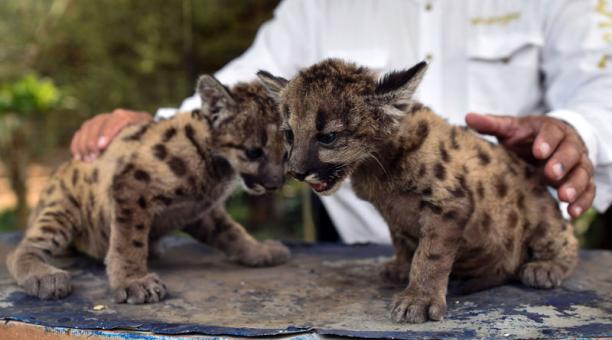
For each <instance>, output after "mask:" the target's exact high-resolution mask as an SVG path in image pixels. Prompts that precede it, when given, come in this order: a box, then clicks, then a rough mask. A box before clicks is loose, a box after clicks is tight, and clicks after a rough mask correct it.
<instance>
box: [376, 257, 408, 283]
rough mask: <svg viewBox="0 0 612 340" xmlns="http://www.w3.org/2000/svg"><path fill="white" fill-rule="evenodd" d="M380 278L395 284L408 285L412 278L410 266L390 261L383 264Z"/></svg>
mask: <svg viewBox="0 0 612 340" xmlns="http://www.w3.org/2000/svg"><path fill="white" fill-rule="evenodd" d="M380 277H382V278H383V279H384V280H386V281H389V282H393V283H408V280H409V278H410V264H404V265H401V264H398V262H397V260H395V259H393V260H389V261H387V262H385V263H384V264H383V267H382V269H381V270H380Z"/></svg>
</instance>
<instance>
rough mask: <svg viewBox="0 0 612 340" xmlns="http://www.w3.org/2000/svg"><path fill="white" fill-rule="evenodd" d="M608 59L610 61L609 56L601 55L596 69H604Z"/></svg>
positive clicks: (610, 57) (611, 57)
mask: <svg viewBox="0 0 612 340" xmlns="http://www.w3.org/2000/svg"><path fill="white" fill-rule="evenodd" d="M608 59H612V56H609V55H606V54H604V55H602V56H601V59H600V60H599V64H597V67H599V68H600V69H602V70H603V69H605V68H606V67H607V66H608Z"/></svg>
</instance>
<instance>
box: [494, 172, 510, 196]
mask: <svg viewBox="0 0 612 340" xmlns="http://www.w3.org/2000/svg"><path fill="white" fill-rule="evenodd" d="M495 192H496V193H497V196H499V197H505V196H506V194H508V185H507V184H506V181H505V180H504V177H502V176H499V177H498V178H497V180H496V182H495Z"/></svg>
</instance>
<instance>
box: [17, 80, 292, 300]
mask: <svg viewBox="0 0 612 340" xmlns="http://www.w3.org/2000/svg"><path fill="white" fill-rule="evenodd" d="M197 91H198V92H199V94H200V95H201V97H202V102H203V106H202V109H201V110H197V111H194V112H192V113H181V114H178V115H177V116H176V117H175V118H172V119H169V120H164V121H159V122H154V123H150V124H146V125H140V126H132V127H129V128H126V129H125V130H124V131H123V132H122V133H121V134H120V135H119V136H118V137H117V138H116V139H115V140H114V141H113V143H112V144H111V145H110V146H109V148H108V149H107V150H106V151H105V152H104V154H103V155H102V156H101V157H99V159H98V160H96V161H95V162H92V163H83V162H79V161H70V162H68V163H66V164H64V165H62V166H61V167H60V168H59V169H58V170H57V171H56V173H55V174H54V175H53V177H52V178H51V180H50V184H49V185H48V187H47V188H46V190H45V191H44V192H43V193H42V196H41V199H40V202H39V204H38V207H37V208H36V209H35V211H34V212H33V214H32V216H31V217H30V223H29V228H28V229H27V231H26V233H25V237H24V239H23V240H22V241H21V243H20V244H19V246H18V247H17V249H15V250H14V251H13V252H12V253H11V254H10V255H9V257H8V258H7V264H8V269H9V271H10V273H11V274H12V276H13V277H14V278H15V279H16V280H17V283H18V284H19V285H20V286H21V287H23V288H24V289H25V291H26V292H27V293H28V294H31V295H34V296H38V297H39V298H42V299H51V298H61V297H64V296H65V295H67V294H69V293H70V291H71V286H70V282H69V277H70V275H69V273H68V272H67V271H64V270H61V269H58V268H56V267H54V266H52V265H51V264H50V263H49V260H50V259H51V258H52V257H55V256H58V255H60V254H62V253H64V251H65V250H67V249H68V247H69V246H71V245H73V246H74V247H76V249H77V250H79V251H81V252H83V253H85V254H87V255H89V256H91V257H93V258H96V259H100V260H102V259H104V262H105V264H106V272H107V275H108V278H109V281H110V287H111V289H112V295H113V299H114V300H115V301H116V302H120V303H123V302H127V303H132V304H137V303H146V302H156V301H159V300H161V299H163V298H164V296H165V295H166V286H165V285H164V284H163V283H162V282H161V281H160V279H159V277H158V276H157V275H156V274H154V273H150V272H149V271H148V270H147V257H148V255H149V251H150V250H152V245H153V243H154V242H155V241H157V240H159V239H160V237H161V236H163V235H164V234H167V233H168V232H170V231H172V230H176V229H180V230H183V231H185V232H187V233H189V234H190V235H192V236H193V237H194V238H196V239H197V240H199V241H201V242H204V243H206V244H209V245H211V246H213V247H215V248H217V249H220V250H221V251H223V252H224V253H225V254H226V255H228V256H229V257H231V258H234V259H235V260H237V261H238V262H239V263H241V264H244V265H247V266H272V265H277V264H281V263H283V262H285V261H287V259H288V257H289V250H288V249H287V248H286V247H285V246H283V245H282V244H281V243H279V242H277V241H266V242H263V243H261V242H258V241H256V240H255V239H254V238H253V237H251V236H250V235H249V234H248V233H247V232H246V231H245V229H244V228H243V227H242V226H241V225H240V224H238V223H237V222H235V221H234V220H232V218H231V217H230V216H229V215H228V214H227V212H226V211H225V208H224V201H225V199H226V198H227V197H228V195H229V194H230V193H231V192H232V190H233V189H234V187H235V183H236V179H237V178H240V179H241V180H242V183H243V184H244V187H245V189H246V190H247V191H248V192H251V193H255V194H261V193H263V192H265V191H266V190H274V189H276V188H278V187H280V186H281V185H282V183H283V180H284V169H283V153H284V147H283V142H282V135H281V134H280V132H279V129H278V126H279V124H280V115H279V113H278V110H277V108H276V106H275V104H274V101H273V100H272V99H270V98H269V97H268V96H267V92H266V91H265V89H264V88H263V87H262V86H261V85H260V84H259V83H242V84H238V85H236V86H234V87H233V88H232V89H231V90H228V89H226V88H224V87H223V86H222V85H221V84H220V83H218V82H217V81H216V80H215V79H214V78H212V77H210V76H203V77H201V78H200V80H199V82H198V85H197Z"/></svg>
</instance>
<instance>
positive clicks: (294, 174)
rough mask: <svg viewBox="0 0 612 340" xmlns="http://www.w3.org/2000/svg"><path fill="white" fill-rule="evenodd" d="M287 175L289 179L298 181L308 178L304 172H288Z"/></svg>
mask: <svg viewBox="0 0 612 340" xmlns="http://www.w3.org/2000/svg"><path fill="white" fill-rule="evenodd" d="M288 173H289V175H290V176H291V177H293V178H295V179H297V180H298V181H303V180H304V179H306V176H308V174H307V173H305V172H297V171H289V172H288Z"/></svg>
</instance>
